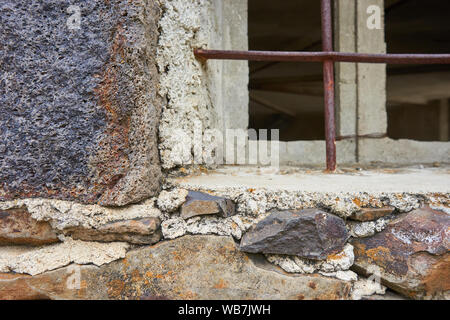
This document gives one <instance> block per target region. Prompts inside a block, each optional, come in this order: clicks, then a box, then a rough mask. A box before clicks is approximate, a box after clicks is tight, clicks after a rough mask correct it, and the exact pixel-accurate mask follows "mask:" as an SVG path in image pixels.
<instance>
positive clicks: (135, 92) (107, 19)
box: [0, 0, 161, 205]
mask: <svg viewBox="0 0 450 320" xmlns="http://www.w3.org/2000/svg"><path fill="white" fill-rule="evenodd" d="M72 4H73V3H72V2H71V1H67V0H65V1H57V0H45V1H39V2H35V1H34V2H31V1H28V2H25V3H24V2H23V1H18V0H7V1H2V2H1V4H0V17H1V18H0V19H1V23H0V48H1V49H0V70H1V78H0V83H1V85H0V97H1V98H0V103H1V105H2V113H1V114H0V137H1V139H0V181H1V184H0V199H1V200H8V199H13V198H25V197H46V198H59V199H72V200H77V201H82V202H85V203H100V204H103V205H124V204H127V203H132V202H136V201H140V200H142V199H144V198H146V197H148V196H150V195H153V194H155V192H157V191H158V188H159V177H160V170H159V165H158V162H159V159H158V154H157V146H156V139H157V137H156V131H157V128H158V118H159V112H160V108H161V101H160V100H161V99H160V97H159V96H158V95H157V85H158V83H159V78H158V72H157V68H156V64H155V61H154V57H155V55H156V42H157V38H158V21H159V17H160V10H159V6H158V5H157V3H156V2H154V1H150V2H148V1H140V0H139V1H133V2H129V1H125V0H121V1H93V0H91V1H83V2H80V3H79V4H77V5H78V6H79V8H80V13H81V23H80V29H69V28H68V26H67V25H66V22H67V21H68V19H69V18H70V17H71V15H72V13H68V12H67V11H66V10H67V9H68V7H69V6H70V5H72Z"/></svg>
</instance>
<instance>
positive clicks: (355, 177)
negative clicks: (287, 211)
mask: <svg viewBox="0 0 450 320" xmlns="http://www.w3.org/2000/svg"><path fill="white" fill-rule="evenodd" d="M346 171H347V172H346ZM172 181H173V182H174V183H176V184H179V185H180V186H182V187H185V188H189V187H198V188H203V189H210V190H224V189H227V188H230V189H231V188H248V189H250V188H251V189H260V188H264V189H267V190H283V191H304V192H321V193H324V194H325V193H344V192H358V193H382V192H396V193H397V192H398V193H403V192H409V193H426V192H430V193H433V192H435V193H448V192H450V172H449V171H448V169H447V168H446V167H442V168H424V169H418V168H414V167H411V168H399V169H371V170H361V171H359V170H351V169H350V170H345V169H343V170H342V171H340V172H338V173H337V174H326V173H323V172H322V171H320V170H307V169H299V168H290V167H281V168H280V169H276V168H258V167H250V166H247V167H245V166H243V167H232V166H227V167H223V168H221V169H218V170H215V171H210V172H208V174H200V175H191V176H187V177H180V178H175V179H173V180H172Z"/></svg>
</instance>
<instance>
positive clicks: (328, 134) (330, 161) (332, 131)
mask: <svg viewBox="0 0 450 320" xmlns="http://www.w3.org/2000/svg"><path fill="white" fill-rule="evenodd" d="M321 15H322V47H323V48H322V50H323V51H326V52H331V51H333V27H332V11H331V0H322V3H321ZM323 86H324V102H325V140H326V150H327V151H326V152H327V154H326V158H327V170H328V171H335V170H336V125H335V120H334V62H333V60H326V61H324V63H323Z"/></svg>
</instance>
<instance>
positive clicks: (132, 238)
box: [64, 217, 162, 244]
mask: <svg viewBox="0 0 450 320" xmlns="http://www.w3.org/2000/svg"><path fill="white" fill-rule="evenodd" d="M160 226H161V221H160V219H159V218H154V217H150V218H142V219H133V220H125V221H117V222H112V223H108V224H105V225H102V226H100V227H98V228H97V229H94V228H92V229H84V228H70V229H66V230H64V234H67V235H70V236H71V237H72V238H73V239H79V240H85V241H100V242H111V241H126V242H129V243H133V244H154V243H156V242H158V241H159V240H161V237H162V234H161V229H160Z"/></svg>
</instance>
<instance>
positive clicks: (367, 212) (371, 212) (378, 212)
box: [350, 207, 395, 222]
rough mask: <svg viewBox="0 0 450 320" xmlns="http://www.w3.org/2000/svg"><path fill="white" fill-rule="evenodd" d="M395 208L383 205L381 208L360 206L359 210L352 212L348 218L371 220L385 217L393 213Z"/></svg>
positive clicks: (362, 220)
mask: <svg viewBox="0 0 450 320" xmlns="http://www.w3.org/2000/svg"><path fill="white" fill-rule="evenodd" d="M394 210H395V208H393V207H383V208H361V210H359V211H357V212H354V213H353V214H352V215H351V216H350V219H352V220H356V221H361V222H364V221H372V220H377V219H379V218H382V217H385V216H388V215H390V214H391V213H393V212H394Z"/></svg>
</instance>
